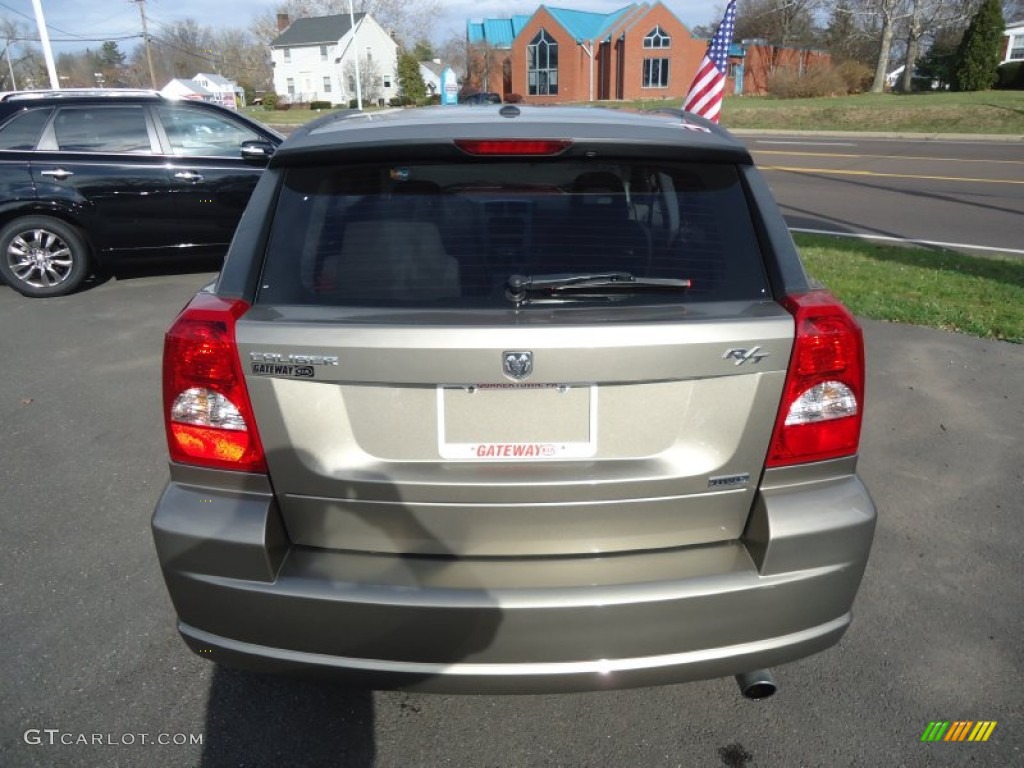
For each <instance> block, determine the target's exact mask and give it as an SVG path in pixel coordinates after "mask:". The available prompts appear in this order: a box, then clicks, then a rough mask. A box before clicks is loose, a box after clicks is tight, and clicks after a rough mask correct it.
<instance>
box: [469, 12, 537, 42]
mask: <svg viewBox="0 0 1024 768" xmlns="http://www.w3.org/2000/svg"><path fill="white" fill-rule="evenodd" d="M529 21H530V17H529V16H522V15H518V16H513V17H512V18H511V19H484V20H483V21H468V22H466V39H467V40H468V41H469V42H470V43H489V44H490V45H492V46H494V47H495V48H511V47H512V41H513V40H515V38H516V35H518V34H519V32H520V31H521V30H522V29H523V27H525V26H526V25H527V23H528V22H529Z"/></svg>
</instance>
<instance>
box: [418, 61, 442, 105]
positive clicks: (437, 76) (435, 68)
mask: <svg viewBox="0 0 1024 768" xmlns="http://www.w3.org/2000/svg"><path fill="white" fill-rule="evenodd" d="M442 72H444V65H443V64H441V60H440V59H434V60H433V61H421V62H420V75H421V76H422V77H423V84H424V85H425V86H427V95H428V96H436V95H439V94H440V93H441V73H442Z"/></svg>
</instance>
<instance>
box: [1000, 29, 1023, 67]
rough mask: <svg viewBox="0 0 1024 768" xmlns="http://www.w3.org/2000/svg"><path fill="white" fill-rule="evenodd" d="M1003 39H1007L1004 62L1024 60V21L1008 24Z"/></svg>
mask: <svg viewBox="0 0 1024 768" xmlns="http://www.w3.org/2000/svg"><path fill="white" fill-rule="evenodd" d="M1003 37H1005V38H1006V49H1005V50H1004V51H1003V61H1004V62H1007V61H1021V60H1024V21H1017V22H1013V23H1012V24H1007V25H1006V29H1004V30H1003Z"/></svg>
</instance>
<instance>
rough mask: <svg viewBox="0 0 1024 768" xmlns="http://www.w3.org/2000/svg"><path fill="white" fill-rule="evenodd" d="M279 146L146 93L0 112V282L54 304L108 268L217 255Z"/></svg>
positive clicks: (61, 98) (204, 108)
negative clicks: (142, 260) (126, 261)
mask: <svg viewBox="0 0 1024 768" xmlns="http://www.w3.org/2000/svg"><path fill="white" fill-rule="evenodd" d="M281 141H282V137H281V136H280V135H278V134H276V133H274V132H273V131H271V130H269V129H267V128H266V127H264V126H262V125H259V124H258V123H255V122H253V121H252V120H249V119H247V118H245V117H244V116H242V115H239V114H237V113H235V112H232V111H231V110H228V109H224V108H223V107H218V106H216V105H213V104H207V103H204V102H197V101H177V100H171V99H166V98H164V97H162V96H160V95H159V94H157V93H155V92H151V91H129V90H123V91H107V92H103V93H98V92H75V91H67V92H61V91H41V92H35V93H32V92H28V93H19V94H11V95H8V96H6V97H5V98H4V99H3V101H0V276H2V278H3V280H4V281H5V282H7V284H8V285H10V286H11V287H12V288H13V289H14V290H16V291H18V292H19V293H21V294H24V295H25V296H60V295H63V294H66V293H69V292H71V291H73V290H75V288H77V287H78V286H79V285H80V284H81V283H82V281H83V280H84V279H85V278H86V277H88V276H89V275H90V274H91V273H92V272H94V271H96V270H97V269H99V268H101V267H104V266H106V265H108V264H109V263H111V262H113V261H116V260H119V259H123V258H126V257H127V258H133V259H134V258H136V257H141V256H159V255H161V254H163V255H179V254H185V253H188V254H207V253H209V254H215V253H223V252H224V251H225V250H226V249H227V246H228V243H229V242H230V241H231V237H232V235H233V234H234V231H235V227H236V225H237V224H238V219H239V217H240V216H241V215H242V210H243V209H244V208H245V205H246V203H247V202H248V200H249V195H250V194H251V193H252V190H253V187H254V186H255V185H256V182H257V180H258V179H259V176H260V174H261V173H262V171H263V169H264V168H265V167H266V164H267V161H268V159H269V158H270V156H271V155H272V154H273V153H274V150H275V149H276V148H277V146H278V144H280V143H281Z"/></svg>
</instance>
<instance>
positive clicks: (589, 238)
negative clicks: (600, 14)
mask: <svg viewBox="0 0 1024 768" xmlns="http://www.w3.org/2000/svg"><path fill="white" fill-rule="evenodd" d="M163 385H164V419H165V423H166V427H167V438H168V446H169V451H170V459H171V463H170V482H169V483H168V486H167V488H166V490H165V491H164V494H163V496H162V497H161V499H160V501H159V502H158V504H157V507H156V512H155V514H154V517H153V533H154V537H155V540H156V547H157V551H158V554H159V558H160V564H161V567H162V569H163V574H164V577H165V579H166V582H167V587H168V589H169V591H170V595H171V598H172V600H173V602H174V606H175V609H176V611H177V614H178V629H179V631H180V633H181V634H182V636H183V637H184V639H185V641H186V642H187V643H188V645H189V646H190V647H191V648H192V649H193V650H194V651H195V652H197V653H200V654H201V655H202V657H203V658H208V659H212V660H214V661H217V662H222V663H225V664H229V665H237V666H245V667H251V668H256V669H259V670H267V671H305V672H315V673H319V674H331V675H337V676H340V677H342V678H343V679H345V680H347V681H349V682H351V683H353V684H356V685H361V686H371V687H378V688H391V687H403V688H413V689H420V690H436V691H466V692H539V691H568V690H591V689H601V688H617V687H627V686H642V685H654V684H664V683H674V682H680V681H688V680H696V679H702V678H711V677H719V676H728V675H734V676H737V679H738V680H739V682H740V686H741V689H742V690H743V691H744V693H745V694H746V695H748V696H749V697H752V698H758V697H763V696H767V695H770V694H771V693H772V692H774V690H775V683H774V681H773V679H772V676H771V674H770V672H769V668H770V667H773V666H775V665H779V664H783V663H786V662H789V661H793V660H795V659H799V658H802V657H805V656H808V655H809V654H813V653H817V652H818V651H822V650H824V649H826V648H828V647H829V646H831V645H833V644H834V643H836V642H837V641H838V640H839V639H840V637H841V636H842V635H843V633H844V632H845V631H846V629H847V628H848V626H849V625H850V620H851V606H852V604H853V601H854V597H855V595H856V592H857V588H858V586H859V584H860V580H861V576H862V574H863V571H864V567H865V564H866V562H867V558H868V552H869V549H870V546H871V540H872V536H873V532H874V526H875V507H874V505H873V503H872V501H871V498H870V496H869V495H868V492H867V491H866V490H865V488H864V485H863V484H862V483H861V481H860V479H859V478H858V476H857V474H856V466H857V451H858V443H859V439H860V429H861V421H862V417H863V409H864V349H863V340H862V335H861V331H860V328H859V326H858V325H857V323H856V321H855V320H854V319H853V317H852V316H851V315H850V314H849V312H848V311H847V310H846V309H845V308H844V307H843V306H842V305H841V304H839V302H838V301H836V299H834V298H833V297H832V296H831V295H829V294H828V293H826V292H825V291H822V290H819V289H816V288H815V287H814V286H813V284H812V283H811V282H810V281H809V279H808V277H807V276H806V274H805V273H804V270H803V268H802V266H801V264H800V260H799V257H798V255H797V253H796V250H795V248H794V245H793V243H792V240H791V239H790V236H789V233H788V231H787V229H786V226H785V224H784V222H783V220H782V217H781V215H780V214H779V212H778V209H777V207H776V205H775V203H774V201H773V200H772V197H771V195H770V193H769V191H768V188H767V186H766V185H765V183H764V181H763V179H762V177H761V176H760V174H759V173H758V171H757V170H756V169H755V167H754V165H753V163H752V161H751V158H750V156H749V154H748V152H747V151H746V150H745V149H744V148H743V147H742V146H741V145H740V144H738V143H737V142H736V141H735V140H733V139H732V138H731V137H730V136H729V135H728V134H727V133H726V132H725V131H723V130H721V129H719V128H718V127H716V126H713V125H711V124H710V123H707V122H705V121H702V120H700V119H699V118H696V117H694V116H692V115H689V114H684V113H679V112H676V113H674V114H668V113H665V114H658V115H646V116H645V115H637V114H629V113H625V112H621V111H612V110H600V109H577V108H531V107H528V106H513V105H506V106H504V107H494V108H485V109H480V108H475V109H469V108H457V107H438V108H434V109H418V110H405V111H402V110H395V111H392V112H384V113H375V114H368V115H351V114H348V115H333V116H329V117H327V118H324V119H322V120H320V121H317V122H315V123H312V124H310V125H309V126H307V127H305V128H302V129H300V130H299V131H297V132H296V133H295V134H294V135H293V136H291V137H290V138H289V139H288V140H287V141H286V142H285V143H284V144H283V145H282V146H281V148H280V149H279V150H278V151H277V153H276V154H275V155H274V157H273V159H272V161H271V163H270V167H269V169H268V171H267V172H266V173H265V174H264V176H263V177H262V178H261V180H260V182H259V184H258V186H257V188H256V191H255V193H254V195H253V197H252V199H251V201H250V203H249V206H248V208H247V209H246V212H245V214H244V216H243V218H242V221H241V224H240V227H239V230H238V232H237V234H236V235H235V238H234V241H233V243H232V245H231V248H230V251H229V254H228V257H227V260H226V262H225V265H224V269H223V272H222V273H221V275H220V277H219V280H218V281H217V283H216V285H215V286H214V287H212V288H211V289H210V290H208V291H205V292H202V293H200V294H199V295H197V296H196V297H195V299H194V300H193V301H192V302H191V303H190V304H189V305H188V306H187V307H186V308H185V309H184V310H183V311H182V313H181V315H180V316H179V317H178V318H177V319H176V320H175V321H174V324H173V325H172V326H171V328H170V330H169V331H168V333H167V339H166V346H165V350H164V375H163Z"/></svg>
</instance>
